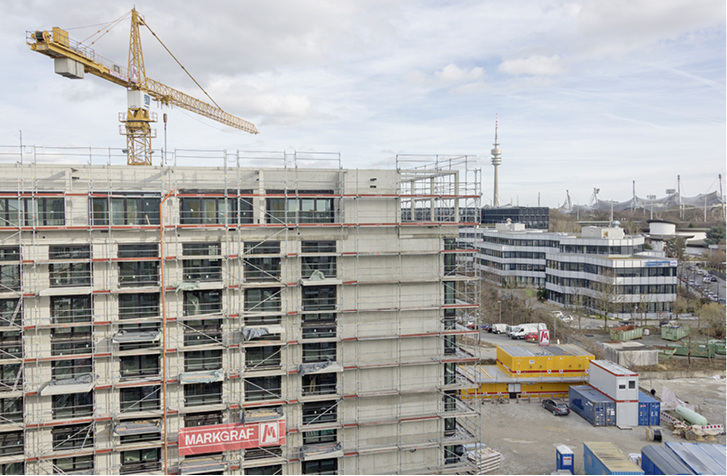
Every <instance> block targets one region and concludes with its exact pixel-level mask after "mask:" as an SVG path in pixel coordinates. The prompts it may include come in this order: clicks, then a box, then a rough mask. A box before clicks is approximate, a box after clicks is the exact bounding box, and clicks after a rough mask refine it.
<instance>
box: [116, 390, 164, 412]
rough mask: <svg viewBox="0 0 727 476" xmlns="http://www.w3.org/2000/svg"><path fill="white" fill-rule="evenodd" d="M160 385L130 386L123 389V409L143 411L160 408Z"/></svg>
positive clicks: (123, 410) (124, 410)
mask: <svg viewBox="0 0 727 476" xmlns="http://www.w3.org/2000/svg"><path fill="white" fill-rule="evenodd" d="M159 388H160V387H159V386H152V385H150V386H144V387H130V388H122V389H121V393H120V396H121V400H120V402H121V411H122V412H143V411H149V410H159Z"/></svg>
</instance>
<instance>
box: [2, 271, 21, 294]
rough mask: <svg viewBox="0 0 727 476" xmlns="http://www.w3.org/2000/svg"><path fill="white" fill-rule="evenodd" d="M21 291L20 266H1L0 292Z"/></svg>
mask: <svg viewBox="0 0 727 476" xmlns="http://www.w3.org/2000/svg"><path fill="white" fill-rule="evenodd" d="M8 291H20V266H19V265H17V264H4V265H0V292H8Z"/></svg>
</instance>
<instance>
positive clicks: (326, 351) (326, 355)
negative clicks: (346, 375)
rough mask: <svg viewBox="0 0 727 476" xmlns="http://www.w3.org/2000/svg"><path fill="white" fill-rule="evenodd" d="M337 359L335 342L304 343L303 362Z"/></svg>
mask: <svg viewBox="0 0 727 476" xmlns="http://www.w3.org/2000/svg"><path fill="white" fill-rule="evenodd" d="M329 360H330V361H335V360H336V343H335V342H315V343H310V344H303V363H304V364H310V363H313V362H326V361H329Z"/></svg>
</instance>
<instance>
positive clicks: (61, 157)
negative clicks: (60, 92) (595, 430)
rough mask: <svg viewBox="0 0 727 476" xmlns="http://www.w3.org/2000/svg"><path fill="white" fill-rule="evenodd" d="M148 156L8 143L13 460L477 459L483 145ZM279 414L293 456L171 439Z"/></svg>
mask: <svg viewBox="0 0 727 476" xmlns="http://www.w3.org/2000/svg"><path fill="white" fill-rule="evenodd" d="M157 152H158V155H157V156H158V157H161V163H162V165H161V166H160V167H154V168H145V169H139V168H128V167H125V166H124V165H122V164H124V163H125V154H123V152H122V151H121V150H114V149H94V148H83V149H80V148H79V149H76V148H65V149H64V148H45V147H35V146H23V147H21V148H19V149H18V148H17V147H15V148H0V164H3V163H4V164H12V165H0V169H3V170H4V172H5V173H3V174H2V175H0V237H2V238H1V239H0V257H2V261H3V262H2V263H1V264H0V267H1V269H0V271H2V273H1V275H0V276H1V279H0V286H1V287H0V306H1V307H0V314H1V316H0V317H2V320H0V335H1V336H2V337H1V339H0V372H1V373H0V417H1V418H2V419H1V420H0V437H2V438H5V441H14V442H15V446H14V447H15V448H19V449H20V450H22V451H18V450H17V449H16V450H6V451H5V452H4V453H2V454H0V464H4V465H16V466H13V468H16V469H22V471H23V472H27V473H36V474H46V473H53V472H54V471H55V472H61V473H63V472H68V473H83V472H88V471H91V472H93V471H96V472H106V473H113V474H131V473H137V472H164V473H178V474H197V473H204V472H209V471H224V472H226V473H229V474H244V473H245V471H246V470H250V469H251V468H257V469H259V468H260V467H263V466H265V467H268V470H270V471H273V472H275V471H278V470H279V471H282V472H285V473H298V474H300V473H305V472H309V471H315V472H327V471H337V472H340V473H368V474H375V473H392V472H396V473H400V474H406V473H416V474H426V473H437V474H441V473H461V472H474V471H476V467H477V462H476V461H474V462H473V461H472V460H471V459H468V458H466V457H463V456H462V452H463V451H464V448H466V447H468V446H472V445H475V444H476V443H478V442H479V441H480V436H479V434H480V428H481V426H482V424H481V419H480V414H479V410H478V408H477V407H476V406H470V405H469V404H468V403H465V402H463V401H462V400H461V399H460V398H459V395H460V392H461V391H462V390H463V389H467V388H474V387H475V386H476V384H475V383H474V382H472V381H471V380H468V379H467V378H466V377H465V376H466V375H468V373H467V372H464V371H463V368H464V367H466V366H471V365H475V364H476V363H478V362H479V354H478V348H479V347H478V345H476V344H477V340H478V335H479V333H478V330H477V329H470V328H468V327H466V326H465V323H466V322H468V321H471V320H472V319H475V321H476V322H477V321H478V320H477V315H478V312H479V308H478V306H477V304H476V303H478V302H479V294H480V293H479V289H478V287H479V282H480V281H479V279H477V274H476V273H475V272H474V270H473V269H470V268H472V265H473V263H474V260H472V259H471V255H472V253H473V251H474V250H469V249H463V248H462V247H460V246H459V245H458V242H457V234H458V229H459V227H460V226H473V225H474V224H476V223H477V222H478V221H479V197H480V193H479V190H480V178H481V176H480V171H479V170H478V169H475V168H474V167H473V165H474V162H475V160H474V158H473V157H470V156H397V159H396V170H388V171H386V170H359V169H356V170H345V169H343V168H342V165H341V158H340V156H339V155H338V154H322V153H304V152H246V151H233V152H230V151H224V150H222V151H199V150H194V151H192V150H175V151H163V150H162V151H157ZM199 164H204V167H200V166H199ZM13 169H14V170H13ZM466 255H470V259H457V258H458V257H462V256H466ZM18 408H20V410H18ZM281 419H283V420H285V424H286V430H287V439H286V443H285V444H284V445H281V446H269V447H266V446H261V447H257V448H248V449H236V450H229V451H225V452H224V454H223V455H212V456H191V455H187V456H183V455H181V454H179V451H178V435H179V431H180V429H182V428H189V427H192V426H200V425H201V426H206V425H220V424H224V423H245V424H248V423H254V422H260V421H275V420H281ZM6 446H7V447H9V448H13V446H12V445H6ZM8 468H9V466H8Z"/></svg>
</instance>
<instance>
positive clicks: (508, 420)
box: [480, 378, 725, 474]
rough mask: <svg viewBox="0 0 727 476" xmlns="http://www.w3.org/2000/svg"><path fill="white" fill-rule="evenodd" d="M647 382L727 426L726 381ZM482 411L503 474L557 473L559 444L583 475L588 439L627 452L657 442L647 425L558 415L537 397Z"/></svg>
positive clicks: (485, 435) (486, 439) (486, 438)
mask: <svg viewBox="0 0 727 476" xmlns="http://www.w3.org/2000/svg"><path fill="white" fill-rule="evenodd" d="M644 383H648V384H649V385H648V386H652V385H653V388H655V389H656V391H657V394H661V392H662V387H663V386H665V385H666V386H667V387H668V388H670V389H671V390H672V391H674V392H675V393H676V394H677V396H678V397H679V398H681V399H682V400H686V401H689V402H691V403H694V404H696V405H697V407H698V408H699V410H700V412H701V413H702V414H703V415H704V416H705V417H707V419H708V421H709V422H710V423H721V424H723V425H724V424H725V381H724V379H720V380H715V379H713V378H700V379H676V380H669V381H660V380H650V381H648V382H642V384H644ZM647 391H648V389H647ZM480 410H481V413H482V417H481V429H482V442H483V443H484V444H485V445H487V446H489V447H491V448H493V449H495V450H497V451H499V452H500V453H501V454H502V456H503V460H502V467H501V469H500V471H498V472H497V474H550V473H551V472H553V471H555V467H556V463H555V448H556V447H557V446H558V445H566V446H568V447H570V448H571V449H572V450H573V451H574V453H575V468H576V473H577V474H583V442H584V441H610V442H613V443H614V444H615V445H616V446H618V447H619V448H620V449H621V451H623V452H624V453H626V454H629V453H640V451H641V448H642V447H643V446H645V445H649V444H655V443H653V442H651V441H648V440H647V438H646V428H645V427H634V428H632V429H619V428H617V427H594V426H591V425H590V424H589V423H588V422H587V421H586V420H584V419H583V418H581V417H580V416H579V415H578V414H576V413H573V412H571V413H570V414H569V415H567V416H554V415H552V414H551V413H550V412H548V411H546V410H544V409H543V408H542V407H541V405H540V403H539V402H538V401H537V400H532V401H531V402H530V403H528V402H527V401H522V402H520V403H515V400H510V403H506V404H499V403H491V402H489V401H487V402H484V403H481V404H480ZM661 432H662V437H663V440H664V441H685V440H681V439H679V438H677V437H674V436H672V434H671V431H670V430H669V429H667V428H665V427H663V426H662V427H661ZM714 443H718V444H722V445H724V444H725V436H724V435H721V436H719V437H717V440H716V441H714ZM662 444H663V443H662Z"/></svg>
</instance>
